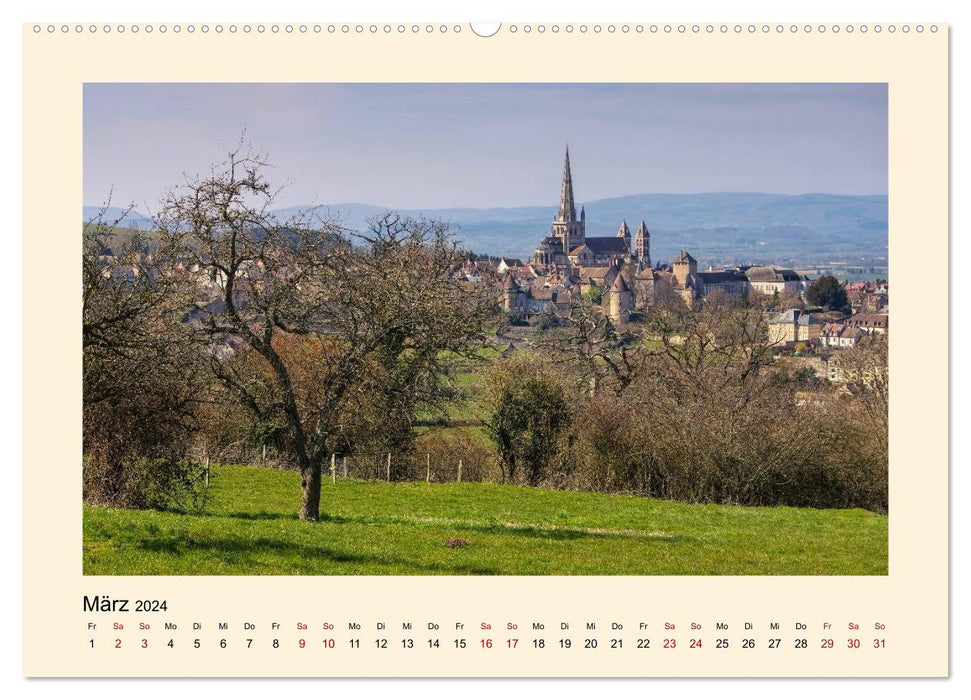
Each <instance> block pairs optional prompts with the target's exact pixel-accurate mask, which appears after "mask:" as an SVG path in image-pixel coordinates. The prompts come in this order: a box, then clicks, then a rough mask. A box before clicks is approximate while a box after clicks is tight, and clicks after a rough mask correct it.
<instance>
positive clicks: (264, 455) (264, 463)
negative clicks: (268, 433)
mask: <svg viewBox="0 0 971 700" xmlns="http://www.w3.org/2000/svg"><path fill="white" fill-rule="evenodd" d="M263 466H264V467H265V466H266V443H265V442H264V443H263Z"/></svg>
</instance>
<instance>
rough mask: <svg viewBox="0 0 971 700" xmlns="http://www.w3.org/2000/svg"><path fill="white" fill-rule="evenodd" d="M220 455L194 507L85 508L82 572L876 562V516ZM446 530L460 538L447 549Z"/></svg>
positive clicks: (671, 568)
mask: <svg viewBox="0 0 971 700" xmlns="http://www.w3.org/2000/svg"><path fill="white" fill-rule="evenodd" d="M299 500H300V485H299V478H298V476H297V474H295V473H292V472H282V471H273V470H269V469H260V468H255V467H221V468H219V469H218V471H217V472H215V473H214V476H213V478H212V501H211V503H210V505H209V506H208V508H207V510H206V514H205V515H180V514H176V513H165V512H155V511H136V510H121V509H109V508H93V507H87V506H86V507H85V509H84V573H85V574H86V575H99V574H105V575H138V574H178V575H191V574H207V575H208V574H241V575H245V574H283V575H285V574H314V575H331V574H355V575H372V574H426V575H427V574H480V575H490V574H510V575H520V574H528V575H542V574H582V575H604V574H626V575H660V574H684V575H707V574H722V575H736V574H761V575H807V574H844V575H845V574H854V575H861V574H868V575H872V574H886V573H887V517H886V516H881V515H876V514H874V513H870V512H867V511H863V510H811V509H800V508H746V507H737V506H715V505H687V504H682V503H671V502H666V501H657V500H650V499H645V498H637V497H630V496H609V495H603V494H595V493H578V492H564V491H545V490H541V489H533V488H523V487H516V486H500V485H495V484H470V483H463V484H425V483H398V484H387V483H382V482H377V483H367V482H360V481H338V483H337V484H336V485H334V484H331V483H330V482H325V483H324V488H323V498H322V503H321V513H322V520H321V522H319V523H316V524H314V523H302V522H300V521H299V520H298V519H297V510H298V506H299ZM449 538H461V539H464V540H466V541H467V542H468V543H469V545H468V546H466V547H462V548H457V549H451V548H449V547H446V546H445V541H446V540H447V539H449Z"/></svg>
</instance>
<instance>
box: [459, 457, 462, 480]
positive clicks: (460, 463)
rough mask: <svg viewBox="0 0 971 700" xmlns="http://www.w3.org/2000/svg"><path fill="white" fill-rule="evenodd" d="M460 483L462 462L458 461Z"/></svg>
mask: <svg viewBox="0 0 971 700" xmlns="http://www.w3.org/2000/svg"><path fill="white" fill-rule="evenodd" d="M461 481H462V460H461V459H460V460H459V482H461Z"/></svg>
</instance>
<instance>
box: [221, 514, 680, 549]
mask: <svg viewBox="0 0 971 700" xmlns="http://www.w3.org/2000/svg"><path fill="white" fill-rule="evenodd" d="M219 517H226V518H237V519H240V520H289V521H292V522H298V521H299V518H298V517H297V514H296V513H292V514H287V513H267V512H263V511H261V512H259V513H243V512H237V513H227V514H225V515H223V516H219ZM320 522H321V523H332V524H336V525H377V526H385V527H387V526H395V525H404V526H408V527H423V526H433V527H441V528H447V529H451V530H456V531H461V532H475V533H479V534H486V535H500V536H509V535H512V536H520V537H531V538H535V539H543V540H584V539H602V540H608V539H609V540H616V539H623V540H644V539H646V540H651V541H656V542H671V543H684V542H694V541H698V539H697V538H695V537H686V536H684V535H676V534H671V533H667V532H645V531H639V530H616V531H610V530H607V529H603V530H593V529H584V528H577V527H544V526H541V525H527V524H519V523H502V522H469V521H462V520H452V519H448V518H442V519H436V518H401V517H380V516H378V517H372V516H364V515H359V516H346V515H332V514H330V513H321V514H320Z"/></svg>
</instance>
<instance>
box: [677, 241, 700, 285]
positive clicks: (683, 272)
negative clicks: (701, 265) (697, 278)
mask: <svg viewBox="0 0 971 700" xmlns="http://www.w3.org/2000/svg"><path fill="white" fill-rule="evenodd" d="M696 274H698V261H697V260H695V259H694V258H693V257H691V255H690V254H689V253H688V252H687V251H684V250H682V251H681V254H680V255H678V258H677V259H676V260H675V261H674V276H675V277H676V278H677V280H678V282H680V283H681V286H682V287H686V286H687V285H686V284H685V282H686V281H687V279H688V276H689V275H696Z"/></svg>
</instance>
